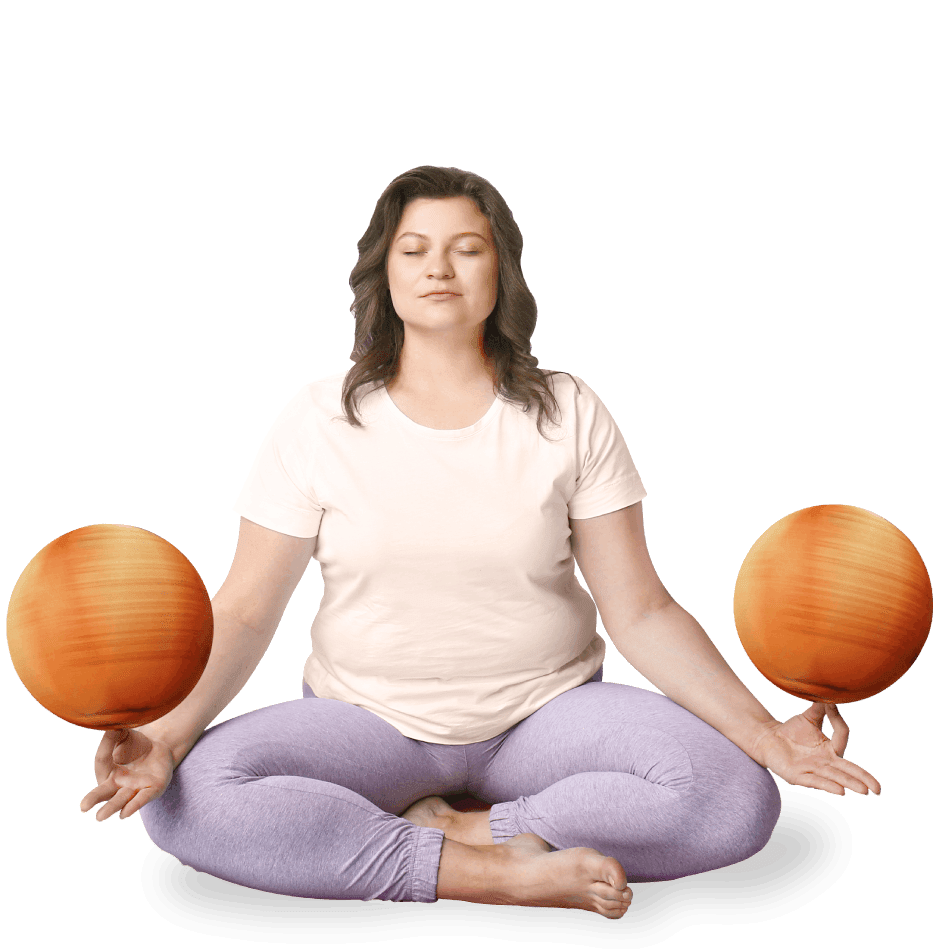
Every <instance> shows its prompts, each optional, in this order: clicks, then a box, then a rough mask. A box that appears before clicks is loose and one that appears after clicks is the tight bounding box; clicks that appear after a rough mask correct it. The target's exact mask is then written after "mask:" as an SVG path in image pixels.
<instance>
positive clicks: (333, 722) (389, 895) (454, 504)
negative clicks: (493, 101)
mask: <svg viewBox="0 0 933 949" xmlns="http://www.w3.org/2000/svg"><path fill="white" fill-rule="evenodd" d="M521 249H522V238H521V234H520V232H519V230H518V227H517V225H516V224H515V222H514V220H513V219H512V215H511V212H510V211H509V209H508V207H507V206H506V204H505V202H504V201H503V200H502V197H501V196H500V195H499V193H498V192H497V191H496V190H495V189H494V188H493V187H492V186H491V185H490V184H489V183H488V182H487V181H485V180H484V179H482V178H480V177H478V176H476V175H473V174H469V173H465V172H463V171H460V170H459V169H456V168H435V167H431V166H424V167H420V168H416V169H413V170H411V171H409V172H406V173H405V174H403V175H400V176H399V177H398V178H396V179H395V180H394V181H393V182H392V183H391V184H390V185H389V187H388V188H387V189H386V191H385V192H384V193H383V195H382V196H381V198H380V199H379V202H378V203H377V205H376V209H375V212H374V214H373V218H372V221H371V222H370V225H369V228H368V229H367V231H366V233H365V235H364V236H363V238H362V239H361V241H360V243H359V251H360V257H359V262H358V263H357V265H356V267H355V268H354V271H353V273H352V274H351V278H350V283H351V286H352V288H353V290H354V293H355V301H354V305H353V308H352V309H353V311H354V313H355V317H356V347H355V349H354V352H353V354H352V357H351V358H353V360H354V362H355V364H356V365H355V366H354V368H353V369H351V370H350V372H349V373H346V374H344V373H340V374H337V375H334V376H331V377H329V378H328V379H324V380H319V381H317V382H314V383H312V384H310V385H308V386H305V387H304V388H303V389H302V390H301V392H300V393H299V394H298V395H297V396H296V397H295V398H294V399H293V400H292V402H291V403H290V404H289V406H288V407H287V408H286V409H285V411H284V412H283V413H282V415H281V416H280V418H279V419H278V421H277V422H276V423H275V425H274V426H273V429H272V431H271V432H270V434H269V436H268V438H267V439H266V441H265V443H264V445H263V447H262V449H261V451H260V453H259V456H258V458H257V461H256V464H255V466H254V468H253V471H252V472H251V474H250V477H249V479H248V481H247V484H246V486H245V488H244V490H243V492H242V494H241V495H240V498H239V501H238V503H237V510H238V511H239V513H240V514H241V515H242V517H241V523H240V535H239V540H238V543H237V549H236V554H235V556H234V560H233V565H232V566H231V568H230V573H229V575H228V577H227V579H226V580H225V581H224V583H223V585H222V587H221V588H220V590H219V591H218V593H217V595H216V596H215V597H214V600H213V607H214V616H215V632H214V644H213V648H212V651H211V656H210V661H209V663H208V666H207V668H206V670H205V672H204V674H203V676H202V677H201V679H200V681H199V682H198V685H197V686H196V688H195V689H194V690H193V691H192V693H191V694H190V695H189V696H188V697H187V698H186V699H185V701H184V702H182V703H181V704H180V705H179V706H178V707H177V708H176V709H175V710H174V711H172V712H171V713H170V714H168V715H166V716H164V717H163V718H161V719H159V720H158V721H155V722H152V723H151V724H149V725H146V726H143V727H141V728H137V729H134V730H123V731H109V732H107V733H106V734H105V736H104V738H103V740H102V741H101V744H100V748H99V750H98V752H97V756H96V758H95V771H96V776H97V780H98V782H99V785H98V787H97V788H96V789H95V790H93V791H91V792H90V793H89V794H88V795H87V796H86V797H85V798H84V800H83V801H82V804H81V807H82V810H85V811H86V810H88V809H89V808H90V807H92V806H94V805H95V804H97V803H100V802H102V801H106V802H108V803H107V804H105V806H104V807H102V808H101V809H100V810H99V811H98V813H97V819H98V820H103V819H106V818H107V817H110V816H111V815H112V814H114V813H116V812H117V811H120V812H121V817H128V816H130V815H131V814H133V813H135V812H136V811H137V810H140V809H142V810H141V816H142V820H143V823H144V824H145V826H146V829H147V831H148V832H149V834H150V836H151V837H152V839H153V841H154V842H155V843H156V844H157V845H158V846H160V847H161V848H163V849H164V850H166V851H167V852H169V853H172V854H174V855H175V856H177V857H178V859H179V860H181V861H182V862H183V863H185V864H188V865H190V866H192V867H194V868H195V869H198V870H202V871H204V872H207V873H211V874H213V875H215V876H218V877H221V878H224V879H227V880H231V881H234V882H237V883H240V884H243V885H245V886H250V887H253V888H256V889H263V890H269V891H274V892H280V893H287V894H292V895H297V896H306V897H316V898H329V899H364V900H365V899H388V900H417V901H424V902H430V901H433V900H436V899H438V898H441V899H445V898H446V899H458V900H468V901H473V902H483V903H520V904H524V905H538V906H565V907H577V908H582V909H586V910H590V911H593V912H596V913H600V914H602V915H603V916H606V917H608V918H619V917H621V916H622V915H623V914H624V913H625V911H626V910H627V909H628V906H629V905H630V902H631V898H632V891H631V889H630V887H629V886H628V883H629V882H637V881H640V880H666V879H674V878H677V877H682V876H686V875H689V874H694V873H700V872H703V871H705V870H710V869H714V868H717V867H723V866H727V865H730V864H733V863H735V862H737V861H740V860H744V859H746V858H747V857H749V856H751V855H752V854H754V853H756V852H757V851H758V850H760V849H761V848H762V847H763V846H764V845H765V843H766V842H767V841H768V839H769V837H770V835H771V832H772V830H773V828H774V826H775V823H776V821H777V818H778V814H779V811H780V796H779V793H778V790H777V786H776V784H775V782H774V779H773V778H772V777H771V775H770V774H769V773H768V769H770V770H771V771H773V772H774V773H775V774H778V775H780V776H781V777H782V778H784V779H785V780H786V781H788V782H790V783H792V784H802V785H806V786H808V787H813V788H818V789H822V790H825V791H829V792H830V793H834V794H843V793H844V788H850V789H851V790H854V791H858V792H860V793H862V794H867V793H868V789H869V788H871V789H872V790H873V791H874V792H875V793H876V794H877V793H879V792H880V785H879V784H878V782H877V781H876V780H875V778H874V777H872V776H871V775H870V774H868V772H866V771H864V770H863V769H862V768H860V767H858V766H857V765H855V764H852V763H851V762H848V761H845V760H844V759H843V758H842V754H843V751H844V750H845V745H846V741H847V734H848V729H847V727H846V725H845V723H844V722H843V720H842V718H841V717H840V715H839V713H838V711H837V709H836V708H835V706H833V705H825V706H824V705H822V704H818V703H814V705H812V706H811V707H810V708H809V709H808V710H807V711H806V712H804V713H803V714H802V715H797V716H795V717H794V718H792V719H790V720H789V721H788V722H786V723H784V724H781V723H779V722H777V721H776V720H775V719H774V718H773V717H772V716H771V715H770V714H769V713H768V712H767V710H766V709H765V708H763V707H762V705H761V704H760V703H759V702H758V701H757V700H756V699H755V698H754V696H752V695H751V693H750V692H749V691H748V690H747V689H746V688H745V687H744V686H743V685H742V683H741V682H740V681H739V680H738V678H737V677H736V676H735V674H734V673H733V672H732V671H731V670H730V669H729V667H728V666H727V665H726V663H725V661H724V660H723V658H722V656H721V655H720V654H719V652H718V651H717V650H716V648H715V646H714V645H713V644H712V642H711V641H710V640H709V638H708V637H707V636H706V634H705V632H704V631H703V630H702V628H701V627H700V626H699V624H698V623H697V622H696V621H695V620H694V619H693V617H692V616H690V615H689V614H688V613H687V612H686V611H685V610H684V609H683V608H682V607H680V606H679V605H678V604H677V603H675V602H674V601H673V599H672V598H671V596H670V595H669V594H668V592H667V590H665V588H664V586H663V585H662V584H661V581H660V580H659V579H658V577H657V575H656V573H655V571H654V568H653V566H652V563H651V560H650V557H649V556H648V552H647V548H646V545H645V537H644V529H643V522H642V504H641V501H642V499H643V498H644V497H645V490H644V488H643V487H642V484H641V480H640V478H639V476H638V472H637V471H636V469H635V467H634V465H633V463H632V459H631V456H630V454H629V452H628V449H627V447H626V445H625V442H624V439H623V438H622V436H621V434H620V432H619V430H618V428H617V427H616V425H615V422H614V421H613V419H612V417H611V416H610V415H609V413H608V411H607V410H606V408H605V406H603V404H602V403H601V402H600V400H599V399H598V397H597V396H596V394H595V393H594V392H593V391H592V390H591V389H590V388H589V387H588V386H587V385H586V384H585V383H584V382H583V381H582V380H581V379H579V378H578V377H573V376H567V375H566V374H563V376H562V375H561V374H553V375H545V374H544V373H542V372H541V371H540V370H538V369H537V368H536V366H537V360H536V359H535V358H533V357H532V356H531V355H530V337H531V334H532V331H533V330H534V326H535V321H536V309H535V304H534V298H533V297H532V296H531V293H530V292H529V290H528V287H527V286H526V284H525V282H524V278H523V276H522V272H521V266H520V258H521ZM356 390H359V391H358V392H357V391H356ZM354 394H356V395H357V396H359V401H358V402H355V401H354ZM534 405H537V407H538V409H539V412H538V416H537V420H536V421H534V420H533V417H532V416H530V415H529V414H528V409H529V408H530V407H532V406H534ZM341 407H342V408H343V410H344V412H345V414H344V415H339V414H337V413H339V409H340V408H341ZM554 409H557V410H558V414H559V415H560V419H561V422H560V428H559V435H558V436H557V437H553V438H552V437H550V436H547V435H545V433H544V430H543V418H542V415H543V417H544V418H546V419H547V421H548V422H549V423H554V421H555V420H554ZM358 413H359V414H358ZM359 415H363V416H365V419H364V420H361V418H360V417H359ZM555 427H556V426H555ZM312 556H313V557H315V558H316V559H317V560H318V561H319V562H320V564H321V570H322V575H323V577H324V581H325V592H324V597H323V599H322V601H321V607H320V610H319V612H318V615H317V617H316V618H315V621H314V625H313V626H312V644H313V652H312V654H311V655H310V657H309V659H308V662H307V664H306V666H305V674H304V682H303V691H304V698H302V699H296V700H293V701H287V702H283V703H281V704H279V705H274V706H271V707H269V708H264V709H258V710H256V711H253V712H250V713H248V714H245V715H241V716H239V717H237V718H233V719H230V720H228V721H226V722H222V723H221V724H219V725H216V726H214V727H212V728H208V727H207V726H208V725H209V724H210V722H211V721H212V720H213V719H214V718H215V717H216V716H217V715H218V714H219V713H220V712H221V711H222V710H223V709H224V708H225V707H226V705H227V704H228V703H229V702H230V700H231V699H232V698H233V697H234V696H235V695H236V694H237V693H238V692H239V690H240V689H241V688H242V687H243V685H244V684H245V682H246V681H247V679H248V678H249V676H250V675H251V673H252V672H253V670H254V669H255V667H256V665H257V664H258V662H259V660H260V658H261V657H262V655H263V653H264V652H265V649H266V647H267V646H268V644H269V642H270V640H271V638H272V636H273V634H274V632H275V629H276V627H277V625H278V622H279V620H280V618H281V616H282V613H283V611H284V609H285V606H286V604H287V603H288V600H289V597H290V596H291V594H292V591H293V590H294V589H295V586H296V585H297V583H298V581H299V579H300V578H301V576H302V574H303V572H304V570H305V568H306V567H307V565H308V563H309V561H310V559H311V557H312ZM575 561H576V563H578V564H579V566H580V569H581V572H582V573H583V575H584V578H585V580H586V582H587V585H588V586H589V588H590V590H591V591H592V594H593V597H594V598H595V605H596V606H598V608H599V613H600V615H601V616H602V619H603V622H604V625H605V628H606V631H607V633H608V634H609V637H610V638H611V639H612V641H613V643H614V645H615V646H616V647H617V648H618V649H619V650H620V652H621V653H622V655H623V656H624V657H625V658H626V659H627V660H628V661H629V662H630V663H631V664H632V665H633V666H634V667H635V668H636V669H638V670H639V671H640V672H641V673H642V674H643V675H644V676H645V677H646V678H647V679H649V680H650V681H651V682H652V683H654V684H655V685H656V686H657V687H658V688H659V689H660V690H661V692H663V693H664V694H663V695H660V694H657V693H654V692H648V691H645V690H642V689H636V688H633V687H630V686H625V685H620V684H616V683H607V682H603V681H602V660H603V657H604V655H605V643H604V641H603V640H602V639H601V638H600V637H599V636H598V635H597V634H596V606H594V602H593V600H592V599H591V598H590V597H589V596H588V595H587V593H586V592H585V591H584V590H583V588H582V587H581V586H580V584H579V583H578V582H577V581H576V579H575V577H574V573H573V571H574V562H575ZM827 713H828V715H829V719H830V721H831V722H832V724H833V728H834V731H833V738H832V742H830V741H829V740H828V739H827V738H826V737H825V736H824V735H823V733H822V731H821V725H822V721H823V716H824V714H827ZM464 793H466V794H470V795H473V796H474V797H476V798H478V799H479V800H480V801H484V802H487V804H488V805H490V806H489V807H488V809H486V810H475V811H469V812H461V811H459V810H456V809H454V808H452V807H451V806H450V805H449V804H448V803H447V802H446V801H445V800H444V799H443V796H444V795H446V796H448V797H450V796H451V795H456V794H464Z"/></svg>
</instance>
